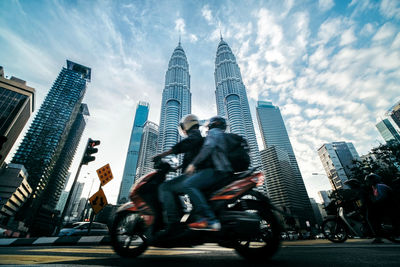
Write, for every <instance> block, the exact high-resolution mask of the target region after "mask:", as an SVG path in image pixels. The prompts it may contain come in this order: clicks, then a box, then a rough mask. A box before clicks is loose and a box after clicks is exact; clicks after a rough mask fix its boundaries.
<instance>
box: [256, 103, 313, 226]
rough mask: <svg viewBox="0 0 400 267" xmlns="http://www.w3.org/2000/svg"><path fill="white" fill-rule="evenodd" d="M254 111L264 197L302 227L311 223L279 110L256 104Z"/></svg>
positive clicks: (307, 200) (297, 169) (275, 107)
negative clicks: (264, 186) (262, 148)
mask: <svg viewBox="0 0 400 267" xmlns="http://www.w3.org/2000/svg"><path fill="white" fill-rule="evenodd" d="M256 111H257V119H258V125H259V128H260V131H261V137H262V140H263V143H264V146H265V150H263V151H262V152H261V153H262V154H261V155H262V166H263V169H264V171H265V172H266V180H267V181H266V184H267V191H268V194H269V196H270V197H271V201H272V202H276V203H278V202H279V205H280V206H282V207H285V208H286V209H288V211H290V213H291V214H293V215H294V216H296V217H297V218H298V219H299V223H300V225H301V226H303V227H304V226H305V222H306V221H310V222H314V213H313V210H312V207H311V204H310V199H309V197H308V194H307V190H306V187H305V185H304V181H303V177H302V175H301V172H300V169H299V166H298V164H297V160H296V156H295V154H294V152H293V148H292V145H291V143H290V139H289V135H288V133H287V130H286V127H285V123H284V121H283V118H282V115H281V112H280V110H279V107H277V106H274V105H272V103H271V102H267V101H258V103H257V108H256ZM271 165H272V166H271ZM278 170H279V171H278Z"/></svg>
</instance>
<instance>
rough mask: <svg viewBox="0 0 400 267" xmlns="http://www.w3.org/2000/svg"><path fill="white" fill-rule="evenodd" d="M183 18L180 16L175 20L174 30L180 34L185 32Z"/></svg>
mask: <svg viewBox="0 0 400 267" xmlns="http://www.w3.org/2000/svg"><path fill="white" fill-rule="evenodd" d="M185 27H186V25H185V20H184V19H182V18H179V19H177V20H175V31H177V32H179V33H181V34H185V32H186V31H185Z"/></svg>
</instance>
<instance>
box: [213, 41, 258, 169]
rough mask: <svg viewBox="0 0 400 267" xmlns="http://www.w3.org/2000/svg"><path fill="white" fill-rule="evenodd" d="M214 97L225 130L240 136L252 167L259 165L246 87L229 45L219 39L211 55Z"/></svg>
mask: <svg viewBox="0 0 400 267" xmlns="http://www.w3.org/2000/svg"><path fill="white" fill-rule="evenodd" d="M214 78H215V87H216V90H215V97H216V102H217V111H218V115H220V116H223V117H225V118H226V119H227V120H228V124H229V126H228V131H230V132H232V133H235V134H238V135H241V136H243V137H244V138H245V139H246V140H247V142H248V143H249V146H250V158H251V164H252V165H253V166H259V165H260V152H259V150H258V144H257V139H256V135H255V132H254V125H253V120H252V118H251V113H250V108H249V101H248V99H247V93H246V88H245V86H244V84H243V81H242V76H241V73H240V69H239V66H238V64H237V63H236V58H235V56H234V55H233V53H232V50H231V48H230V47H229V46H228V44H227V43H226V42H225V41H224V40H223V39H222V38H221V41H220V42H219V44H218V48H217V54H216V58H215V72H214Z"/></svg>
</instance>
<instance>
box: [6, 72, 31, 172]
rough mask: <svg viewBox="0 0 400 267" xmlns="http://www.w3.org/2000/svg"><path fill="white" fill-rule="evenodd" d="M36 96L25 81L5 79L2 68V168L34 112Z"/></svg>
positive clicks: (13, 78) (12, 78)
mask: <svg viewBox="0 0 400 267" xmlns="http://www.w3.org/2000/svg"><path fill="white" fill-rule="evenodd" d="M34 95H35V89H33V88H32V87H29V86H27V85H26V82H25V81H23V80H21V79H18V78H15V77H11V78H10V79H7V78H5V77H4V70H3V67H1V66H0V167H1V166H2V164H3V162H4V160H5V158H6V156H7V154H8V153H9V152H10V150H11V148H12V146H13V145H14V143H15V141H16V140H17V138H18V136H19V134H20V133H21V131H22V129H23V128H24V126H25V124H26V122H27V121H28V119H29V117H30V116H31V114H32V112H33V109H34V104H35V101H34Z"/></svg>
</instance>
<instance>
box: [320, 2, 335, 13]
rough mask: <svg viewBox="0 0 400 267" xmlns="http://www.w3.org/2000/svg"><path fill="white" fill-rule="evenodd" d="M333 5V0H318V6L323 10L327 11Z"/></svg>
mask: <svg viewBox="0 0 400 267" xmlns="http://www.w3.org/2000/svg"><path fill="white" fill-rule="evenodd" d="M334 5H335V2H333V0H319V2H318V6H319V8H320V9H321V10H322V11H323V12H325V11H328V10H329V9H331V8H332V7H333V6H334Z"/></svg>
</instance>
